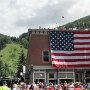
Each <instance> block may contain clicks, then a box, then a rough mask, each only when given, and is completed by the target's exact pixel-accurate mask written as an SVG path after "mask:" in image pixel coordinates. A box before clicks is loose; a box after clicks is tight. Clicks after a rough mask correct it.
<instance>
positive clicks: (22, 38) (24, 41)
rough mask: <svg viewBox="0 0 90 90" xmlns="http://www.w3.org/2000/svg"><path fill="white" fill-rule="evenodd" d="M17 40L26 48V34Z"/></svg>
mask: <svg viewBox="0 0 90 90" xmlns="http://www.w3.org/2000/svg"><path fill="white" fill-rule="evenodd" d="M18 40H19V43H20V44H21V45H23V47H24V48H28V33H23V34H22V35H20V36H19V38H18Z"/></svg>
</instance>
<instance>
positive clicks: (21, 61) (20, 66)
mask: <svg viewBox="0 0 90 90" xmlns="http://www.w3.org/2000/svg"><path fill="white" fill-rule="evenodd" d="M23 65H26V57H25V55H24V51H23V50H21V52H20V56H19V63H18V72H17V76H18V77H20V72H23Z"/></svg>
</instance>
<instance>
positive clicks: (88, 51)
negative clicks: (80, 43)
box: [51, 50, 90, 54]
mask: <svg viewBox="0 0 90 90" xmlns="http://www.w3.org/2000/svg"><path fill="white" fill-rule="evenodd" d="M84 52H87V53H90V50H77V51H76V50H75V51H54V50H51V53H65V54H73V53H84Z"/></svg>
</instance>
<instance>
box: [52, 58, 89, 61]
mask: <svg viewBox="0 0 90 90" xmlns="http://www.w3.org/2000/svg"><path fill="white" fill-rule="evenodd" d="M52 61H56V62H80V61H81V62H88V61H90V58H88V59H67V60H66V59H54V58H52Z"/></svg>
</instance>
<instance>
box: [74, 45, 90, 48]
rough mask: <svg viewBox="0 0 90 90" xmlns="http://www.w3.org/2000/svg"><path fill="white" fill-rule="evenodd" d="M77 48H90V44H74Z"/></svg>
mask: <svg viewBox="0 0 90 90" xmlns="http://www.w3.org/2000/svg"><path fill="white" fill-rule="evenodd" d="M74 47H75V48H90V45H74Z"/></svg>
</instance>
